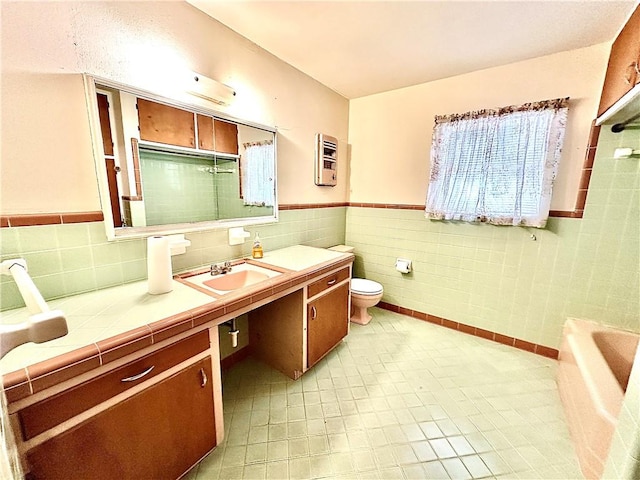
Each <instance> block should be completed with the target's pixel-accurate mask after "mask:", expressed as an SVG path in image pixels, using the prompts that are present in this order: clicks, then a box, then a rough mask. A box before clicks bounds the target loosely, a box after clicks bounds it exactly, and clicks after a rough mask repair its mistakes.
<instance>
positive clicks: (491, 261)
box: [346, 127, 640, 348]
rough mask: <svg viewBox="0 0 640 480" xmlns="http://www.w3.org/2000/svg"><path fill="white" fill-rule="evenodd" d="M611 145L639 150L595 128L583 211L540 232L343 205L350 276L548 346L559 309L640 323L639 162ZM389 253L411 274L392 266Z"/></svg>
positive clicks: (562, 313)
mask: <svg viewBox="0 0 640 480" xmlns="http://www.w3.org/2000/svg"><path fill="white" fill-rule="evenodd" d="M619 146H624V147H633V148H640V133H639V131H638V130H628V131H625V132H624V133H623V134H613V133H611V132H610V130H609V128H608V127H603V128H602V133H601V138H600V140H599V144H598V151H597V156H596V161H595V165H594V169H593V174H592V177H591V185H590V187H589V194H588V197H587V204H586V209H585V214H584V218H583V219H570V218H551V219H550V220H549V223H548V225H547V228H546V229H544V230H540V229H533V228H520V227H498V226H492V225H475V224H473V225H472V224H464V223H449V222H436V221H429V220H427V219H425V218H424V215H423V212H421V211H412V210H394V209H370V208H355V207H349V208H348V211H347V229H346V242H347V244H350V245H353V246H355V247H356V264H355V274H356V275H359V276H364V277H366V278H369V279H372V280H376V281H378V282H380V283H382V284H383V286H384V289H385V294H384V298H383V300H384V301H386V302H389V303H392V304H395V305H400V306H403V307H405V308H409V309H413V310H417V311H420V312H425V313H429V314H432V315H437V316H440V317H444V318H447V319H450V320H454V321H457V322H460V323H464V324H467V325H472V326H475V327H479V328H484V329H486V330H491V331H494V332H498V333H501V334H504V335H508V336H512V337H516V338H520V339H523V340H527V341H529V342H533V343H537V344H541V345H546V346H549V347H553V348H558V347H559V345H560V336H561V331H562V325H563V322H564V321H565V319H566V318H567V317H568V316H574V317H580V318H587V319H592V320H595V321H598V322H601V323H606V324H610V325H614V326H617V327H621V328H624V329H629V330H634V331H640V304H639V298H638V297H639V295H638V292H639V291H640V281H639V265H640V255H639V251H640V160H638V159H618V160H614V159H613V150H614V148H615V147H619ZM425 181H426V180H425ZM532 235H533V236H535V240H534V238H532ZM397 257H403V258H410V259H412V260H413V267H414V270H413V272H412V273H410V274H408V275H403V274H401V273H399V272H397V271H395V269H394V264H395V259H396V258H397Z"/></svg>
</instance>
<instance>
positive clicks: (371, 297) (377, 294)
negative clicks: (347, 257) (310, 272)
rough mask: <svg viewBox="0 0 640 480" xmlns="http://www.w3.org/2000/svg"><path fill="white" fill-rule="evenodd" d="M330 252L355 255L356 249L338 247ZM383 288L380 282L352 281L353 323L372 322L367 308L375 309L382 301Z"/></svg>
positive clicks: (354, 279) (362, 279)
mask: <svg viewBox="0 0 640 480" xmlns="http://www.w3.org/2000/svg"><path fill="white" fill-rule="evenodd" d="M329 250H335V251H337V252H343V253H353V251H354V247H350V246H348V245H336V246H335V247H331V248H330V249H329ZM382 294H383V288H382V285H380V284H379V283H378V282H374V281H373V280H366V279H364V278H352V279H351V321H352V322H353V323H358V324H360V325H366V324H367V323H369V322H370V321H371V315H369V312H367V308H369V307H373V306H375V305H377V304H378V302H379V301H380V300H382Z"/></svg>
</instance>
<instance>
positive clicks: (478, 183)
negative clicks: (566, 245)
mask: <svg viewBox="0 0 640 480" xmlns="http://www.w3.org/2000/svg"><path fill="white" fill-rule="evenodd" d="M568 100H569V99H568V98H563V99H556V100H547V101H543V102H535V103H527V104H525V105H522V106H511V107H506V108H502V109H499V110H481V111H478V112H468V113H465V114H461V115H447V116H436V120H435V127H434V130H433V141H432V145H431V175H430V180H429V191H428V193H427V202H426V216H427V218H430V219H434V220H462V221H467V222H487V223H492V224H496V225H522V226H532V227H540V228H543V227H544V226H545V224H546V221H547V218H548V216H549V207H550V203H551V190H552V185H553V180H554V179H555V176H556V172H557V167H558V161H559V159H560V151H561V148H562V142H563V139H564V129H565V124H566V118H567V104H568Z"/></svg>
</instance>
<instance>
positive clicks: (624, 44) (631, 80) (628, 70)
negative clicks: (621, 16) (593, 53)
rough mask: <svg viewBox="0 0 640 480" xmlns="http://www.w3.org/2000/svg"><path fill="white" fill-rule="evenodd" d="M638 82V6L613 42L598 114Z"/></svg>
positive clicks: (639, 63)
mask: <svg viewBox="0 0 640 480" xmlns="http://www.w3.org/2000/svg"><path fill="white" fill-rule="evenodd" d="M638 83H640V6H638V7H636V10H635V11H634V12H633V14H632V15H631V17H630V18H629V21H628V22H627V24H626V25H625V26H624V28H623V29H622V30H621V31H620V34H619V35H618V37H617V38H616V40H615V41H614V42H613V45H612V47H611V54H610V56H609V64H608V65H607V73H606V77H605V80H604V86H603V87H602V96H601V97H600V107H599V108H598V116H600V115H602V114H603V113H604V112H606V111H607V109H609V108H610V107H611V106H612V105H613V104H614V103H616V102H617V101H618V100H620V98H621V97H622V96H623V95H624V94H626V93H627V92H628V91H629V90H631V89H632V88H633V87H634V86H635V85H636V84H638Z"/></svg>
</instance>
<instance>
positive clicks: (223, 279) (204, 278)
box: [182, 263, 281, 295]
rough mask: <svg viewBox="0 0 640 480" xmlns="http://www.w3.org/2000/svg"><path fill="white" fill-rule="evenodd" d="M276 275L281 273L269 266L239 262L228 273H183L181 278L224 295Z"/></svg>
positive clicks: (188, 282)
mask: <svg viewBox="0 0 640 480" xmlns="http://www.w3.org/2000/svg"><path fill="white" fill-rule="evenodd" d="M278 275H281V273H280V272H277V271H275V270H271V269H269V268H264V267H260V266H258V265H253V264H250V263H241V264H239V265H234V266H233V267H231V271H230V272H228V273H221V274H218V275H211V273H209V272H206V273H200V274H197V275H191V276H189V275H185V276H182V280H183V281H185V282H186V283H187V284H192V285H196V286H198V287H201V288H204V289H205V290H208V291H212V292H215V293H217V294H219V295H225V294H227V293H230V292H233V291H236V290H239V289H241V288H244V287H248V286H251V285H255V284H256V283H260V282H263V281H265V280H269V279H270V278H273V277H277V276H278Z"/></svg>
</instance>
